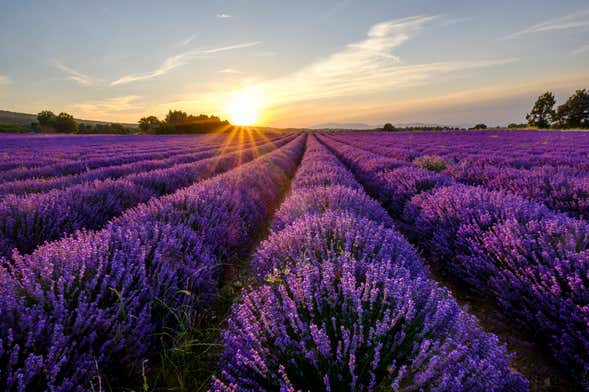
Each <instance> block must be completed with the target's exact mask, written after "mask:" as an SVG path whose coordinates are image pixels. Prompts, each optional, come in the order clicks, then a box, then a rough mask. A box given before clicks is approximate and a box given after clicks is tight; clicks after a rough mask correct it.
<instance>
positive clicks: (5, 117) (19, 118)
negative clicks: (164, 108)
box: [0, 110, 137, 128]
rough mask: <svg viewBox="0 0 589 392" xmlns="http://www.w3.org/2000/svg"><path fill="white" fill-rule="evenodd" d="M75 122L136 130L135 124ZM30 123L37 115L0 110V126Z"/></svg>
mask: <svg viewBox="0 0 589 392" xmlns="http://www.w3.org/2000/svg"><path fill="white" fill-rule="evenodd" d="M76 121H77V122H79V123H82V124H87V125H96V124H101V125H108V124H121V125H123V126H125V127H129V128H137V124H133V123H117V122H110V121H96V120H80V119H77V118H76ZM32 122H37V115H36V114H28V113H17V112H10V111H7V110H0V124H15V125H21V126H27V127H28V126H30V125H31V123H32Z"/></svg>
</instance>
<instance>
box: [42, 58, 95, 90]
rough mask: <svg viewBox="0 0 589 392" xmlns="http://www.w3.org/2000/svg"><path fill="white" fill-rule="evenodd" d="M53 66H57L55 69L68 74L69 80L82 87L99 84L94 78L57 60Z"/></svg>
mask: <svg viewBox="0 0 589 392" xmlns="http://www.w3.org/2000/svg"><path fill="white" fill-rule="evenodd" d="M53 65H54V66H55V68H57V69H59V70H61V71H63V72H65V73H66V74H68V77H67V79H68V80H73V81H74V82H76V83H78V84H81V85H82V86H93V85H95V84H96V83H97V82H98V81H97V80H96V79H95V78H94V77H92V76H90V75H86V74H83V73H82V72H79V71H77V70H75V69H73V68H71V67H68V66H67V65H65V64H63V63H61V62H60V61H57V60H56V61H55V62H54V63H53Z"/></svg>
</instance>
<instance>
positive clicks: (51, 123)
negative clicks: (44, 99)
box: [37, 110, 57, 132]
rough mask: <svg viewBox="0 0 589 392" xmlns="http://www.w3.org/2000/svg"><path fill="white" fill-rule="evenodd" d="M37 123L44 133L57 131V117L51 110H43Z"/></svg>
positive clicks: (38, 115)
mask: <svg viewBox="0 0 589 392" xmlns="http://www.w3.org/2000/svg"><path fill="white" fill-rule="evenodd" d="M37 121H38V122H39V125H40V128H41V130H42V131H45V132H53V131H54V130H55V123H56V121H57V117H56V116H55V113H53V112H52V111H51V110H43V111H42V112H39V114H37Z"/></svg>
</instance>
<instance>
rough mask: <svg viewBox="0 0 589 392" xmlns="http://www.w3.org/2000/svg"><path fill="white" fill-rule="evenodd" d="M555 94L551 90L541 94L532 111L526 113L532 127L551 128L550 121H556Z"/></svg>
mask: <svg viewBox="0 0 589 392" xmlns="http://www.w3.org/2000/svg"><path fill="white" fill-rule="evenodd" d="M554 104H556V99H554V94H552V93H551V92H550V91H547V92H545V93H544V94H542V95H540V96H539V97H538V99H537V100H536V103H535V104H534V107H532V111H531V112H530V113H528V114H527V115H526V120H528V124H529V125H530V126H532V127H538V128H549V127H550V123H552V121H554V115H555V112H554Z"/></svg>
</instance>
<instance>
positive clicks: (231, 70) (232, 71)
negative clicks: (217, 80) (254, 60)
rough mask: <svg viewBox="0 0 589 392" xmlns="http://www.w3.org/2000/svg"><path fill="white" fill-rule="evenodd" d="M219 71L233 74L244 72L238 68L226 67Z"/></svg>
mask: <svg viewBox="0 0 589 392" xmlns="http://www.w3.org/2000/svg"><path fill="white" fill-rule="evenodd" d="M219 73H224V74H233V75H240V74H243V72H241V71H238V70H236V69H233V68H224V69H222V70H220V71H219Z"/></svg>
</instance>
